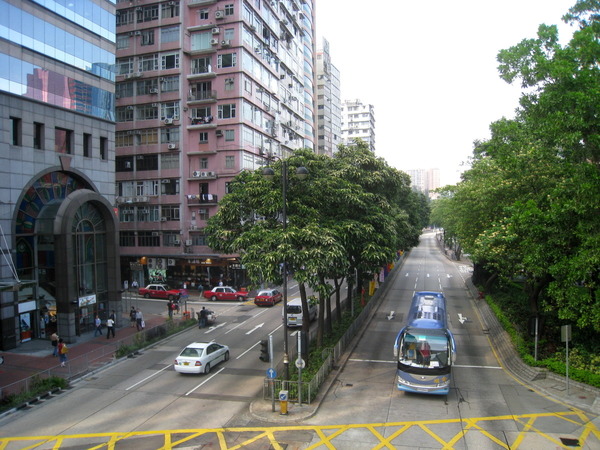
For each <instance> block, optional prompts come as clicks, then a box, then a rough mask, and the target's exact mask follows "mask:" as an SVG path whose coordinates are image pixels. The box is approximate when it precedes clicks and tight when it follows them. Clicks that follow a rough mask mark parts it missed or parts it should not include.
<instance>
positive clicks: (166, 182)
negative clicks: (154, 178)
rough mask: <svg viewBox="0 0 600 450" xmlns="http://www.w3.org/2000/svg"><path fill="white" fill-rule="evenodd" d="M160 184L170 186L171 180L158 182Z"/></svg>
mask: <svg viewBox="0 0 600 450" xmlns="http://www.w3.org/2000/svg"><path fill="white" fill-rule="evenodd" d="M160 182H161V183H162V184H171V180H160Z"/></svg>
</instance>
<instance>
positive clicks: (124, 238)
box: [119, 215, 135, 247]
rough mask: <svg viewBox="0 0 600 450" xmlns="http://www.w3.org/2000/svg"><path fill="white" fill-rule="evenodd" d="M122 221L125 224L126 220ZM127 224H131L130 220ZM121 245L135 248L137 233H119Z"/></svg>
mask: <svg viewBox="0 0 600 450" xmlns="http://www.w3.org/2000/svg"><path fill="white" fill-rule="evenodd" d="M132 217H133V215H132ZM122 221H123V222H124V220H122ZM127 222H129V220H128V221H127ZM119 245H120V246H121V247H135V231H121V232H119Z"/></svg>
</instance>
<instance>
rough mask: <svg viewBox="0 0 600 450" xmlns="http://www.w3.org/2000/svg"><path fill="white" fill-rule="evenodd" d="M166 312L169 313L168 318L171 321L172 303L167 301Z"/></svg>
mask: <svg viewBox="0 0 600 450" xmlns="http://www.w3.org/2000/svg"><path fill="white" fill-rule="evenodd" d="M167 310H168V312H169V318H170V319H172V318H173V301H172V300H169V303H167Z"/></svg>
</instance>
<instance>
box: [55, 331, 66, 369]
mask: <svg viewBox="0 0 600 450" xmlns="http://www.w3.org/2000/svg"><path fill="white" fill-rule="evenodd" d="M57 347H58V356H59V358H60V367H65V364H66V363H67V352H68V351H69V348H68V347H67V344H65V342H64V341H63V340H62V338H60V339H59V340H58V346H57Z"/></svg>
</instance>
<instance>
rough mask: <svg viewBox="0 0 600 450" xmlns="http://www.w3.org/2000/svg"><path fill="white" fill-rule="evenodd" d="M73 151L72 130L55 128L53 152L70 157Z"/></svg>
mask: <svg viewBox="0 0 600 450" xmlns="http://www.w3.org/2000/svg"><path fill="white" fill-rule="evenodd" d="M72 149H73V130H67V129H65V128H59V127H56V128H55V129H54V151H55V152H56V153H66V154H67V155H70V154H71V152H72Z"/></svg>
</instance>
